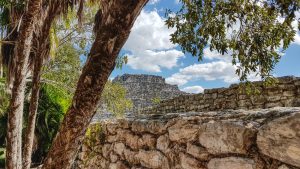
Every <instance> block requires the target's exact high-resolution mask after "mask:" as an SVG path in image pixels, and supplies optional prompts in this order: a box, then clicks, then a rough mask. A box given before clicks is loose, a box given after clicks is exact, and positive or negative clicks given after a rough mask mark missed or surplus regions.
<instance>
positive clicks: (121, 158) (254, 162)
mask: <svg viewBox="0 0 300 169" xmlns="http://www.w3.org/2000/svg"><path fill="white" fill-rule="evenodd" d="M299 119H300V108H299V107H281V108H271V109H256V110H226V111H210V112H189V113H170V114H162V115H160V116H158V115H157V114H155V115H139V116H136V117H135V118H130V119H125V120H126V121H127V122H126V123H125V122H124V119H122V120H112V121H102V122H101V123H98V124H93V125H101V127H102V129H103V130H100V131H101V132H100V133H93V131H91V133H93V134H92V135H94V136H95V137H96V138H99V139H92V140H96V142H91V140H90V141H84V145H83V147H82V149H81V152H80V153H79V155H78V157H77V160H76V163H75V164H76V165H75V166H76V167H74V168H79V169H86V168H103V169H107V168H130V169H138V168H140V169H145V168H149V169H152V168H153V169H202V168H203V169H207V168H208V169H263V168H266V169H267V168H268V169H269V168H270V169H285V168H283V167H284V166H286V167H288V168H290V169H300V167H299V159H300V158H299V155H300V153H299V151H298V150H299V143H300V142H299V140H300V138H299V136H300V134H299V131H300V129H299V124H300V121H299ZM123 124H126V125H123ZM93 125H92V126H93ZM110 126H114V127H111V128H110V129H109V130H107V128H108V127H110ZM95 132H99V130H98V131H95ZM97 134H98V136H97ZM255 138H257V139H255Z"/></svg>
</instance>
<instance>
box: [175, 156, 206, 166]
mask: <svg viewBox="0 0 300 169" xmlns="http://www.w3.org/2000/svg"><path fill="white" fill-rule="evenodd" d="M179 158H180V165H181V167H182V169H205V168H204V166H203V165H202V164H201V163H200V162H199V161H198V160H196V159H195V158H193V157H190V156H189V155H187V154H184V153H180V154H179Z"/></svg>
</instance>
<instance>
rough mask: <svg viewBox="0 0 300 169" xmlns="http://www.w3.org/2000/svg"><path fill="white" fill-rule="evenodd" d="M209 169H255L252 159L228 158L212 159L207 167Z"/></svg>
mask: <svg viewBox="0 0 300 169" xmlns="http://www.w3.org/2000/svg"><path fill="white" fill-rule="evenodd" d="M207 168H208V169H255V168H256V167H255V162H254V160H252V159H248V158H240V157H226V158H214V159H211V160H210V161H209V163H208V165H207Z"/></svg>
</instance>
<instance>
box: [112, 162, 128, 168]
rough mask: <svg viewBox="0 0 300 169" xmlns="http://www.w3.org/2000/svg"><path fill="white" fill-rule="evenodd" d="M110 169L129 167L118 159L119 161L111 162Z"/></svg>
mask: <svg viewBox="0 0 300 169" xmlns="http://www.w3.org/2000/svg"><path fill="white" fill-rule="evenodd" d="M108 169H129V167H127V166H126V165H125V164H124V163H122V162H121V161H118V162H117V163H110V164H109V167H108Z"/></svg>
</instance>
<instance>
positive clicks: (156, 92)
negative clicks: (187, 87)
mask: <svg viewBox="0 0 300 169" xmlns="http://www.w3.org/2000/svg"><path fill="white" fill-rule="evenodd" d="M113 83H119V84H121V85H122V86H124V87H125V88H126V89H127V94H126V97H127V98H129V99H131V100H132V102H133V105H134V110H139V109H142V108H145V107H149V106H152V105H153V99H154V98H159V99H161V100H166V99H171V98H174V97H176V96H179V95H184V94H186V93H185V92H182V91H180V90H179V89H178V86H176V85H170V84H167V83H166V82H165V79H164V78H163V77H161V76H154V75H144V74H141V75H138V74H124V75H122V76H117V77H116V78H115V79H114V80H113Z"/></svg>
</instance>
